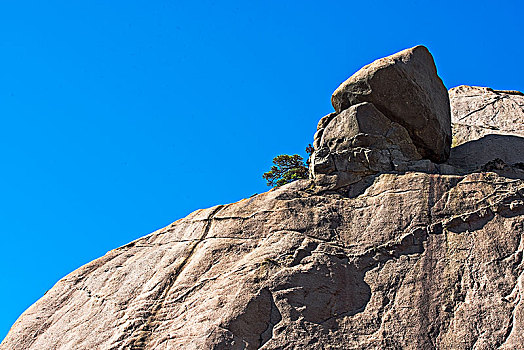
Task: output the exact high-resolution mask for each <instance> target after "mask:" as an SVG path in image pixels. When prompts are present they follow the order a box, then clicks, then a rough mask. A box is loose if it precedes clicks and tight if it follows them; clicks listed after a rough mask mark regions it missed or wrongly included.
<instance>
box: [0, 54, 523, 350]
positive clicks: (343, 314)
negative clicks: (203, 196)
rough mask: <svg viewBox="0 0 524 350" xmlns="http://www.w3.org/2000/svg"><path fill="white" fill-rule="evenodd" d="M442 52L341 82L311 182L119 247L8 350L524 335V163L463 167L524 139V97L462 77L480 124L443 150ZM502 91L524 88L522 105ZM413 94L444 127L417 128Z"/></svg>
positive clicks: (36, 315)
mask: <svg viewBox="0 0 524 350" xmlns="http://www.w3.org/2000/svg"><path fill="white" fill-rule="evenodd" d="M430 57H431V56H430V55H429V52H428V51H427V49H425V48H423V47H416V48H413V49H410V50H406V51H403V52H401V53H400V54H397V55H393V56H391V57H389V58H386V59H382V60H379V61H377V62H378V63H377V62H376V63H373V64H371V65H370V66H367V67H365V68H364V69H363V70H362V71H359V72H358V73H357V74H356V77H355V76H354V77H352V78H350V79H349V80H348V81H347V82H346V83H344V84H343V85H342V86H341V87H340V88H339V89H337V91H336V92H335V94H334V96H333V101H334V105H335V108H336V112H335V113H332V114H330V115H328V116H326V117H324V118H322V119H321V120H320V122H319V125H318V131H317V133H316V135H315V137H314V149H315V151H314V153H313V155H312V157H311V160H310V161H311V164H310V169H311V179H309V180H299V181H296V182H293V183H291V184H288V185H286V186H283V187H280V188H275V189H273V190H271V191H269V192H267V193H263V194H259V195H256V196H253V197H251V198H249V199H244V200H242V201H240V202H237V203H233V204H228V205H219V206H216V207H213V208H209V209H205V210H198V211H196V212H194V213H192V214H190V215H189V216H188V217H186V218H183V219H180V220H178V221H176V222H174V223H173V224H171V225H169V226H168V227H166V228H164V229H161V230H159V231H157V232H153V233H151V234H149V235H147V236H145V237H143V238H140V239H138V240H136V241H134V242H131V243H129V244H127V245H125V246H123V247H121V248H118V249H115V250H112V251H110V252H108V253H107V254H106V255H105V256H103V257H101V258H99V259H97V260H95V261H93V262H91V263H89V264H87V265H85V266H83V267H81V268H79V269H78V270H76V271H74V272H72V273H71V274H69V275H68V276H66V277H64V278H63V279H62V280H60V281H59V282H58V283H57V284H56V285H55V286H54V287H53V288H52V289H51V290H50V291H49V292H47V293H46V295H44V296H43V297H42V298H41V299H40V300H39V301H38V302H37V303H35V304H34V305H33V306H31V307H30V308H29V309H28V310H27V311H26V312H25V313H24V314H23V315H22V316H21V317H20V318H19V320H18V321H17V322H16V323H15V324H14V325H13V327H12V329H11V331H10V332H9V334H8V335H7V337H6V338H5V340H4V341H3V342H2V344H1V345H0V349H2V350H4V349H259V348H262V349H494V348H499V349H521V348H523V345H522V344H524V301H523V300H522V295H523V292H524V291H523V290H522V288H523V282H524V263H523V252H524V240H523V239H522V238H523V237H522V236H523V235H524V181H523V180H522V179H521V178H519V176H520V175H521V173H519V171H521V168H520V165H519V162H513V160H515V158H507V157H506V158H504V157H505V155H501V154H496V153H490V154H489V156H487V157H488V158H491V159H488V160H487V162H486V163H484V164H477V163H478V162H471V163H467V164H466V163H460V159H463V160H466V161H468V159H469V158H467V156H466V153H464V152H476V151H477V148H476V145H478V144H479V143H478V142H479V141H481V140H482V139H483V138H485V137H489V136H490V135H487V134H488V133H487V132H485V129H489V128H492V127H496V128H499V131H500V134H499V135H497V137H501V138H508V137H509V139H507V142H508V144H510V143H511V145H513V146H515V145H517V146H518V145H520V143H519V142H521V141H522V138H521V137H520V136H519V135H521V134H520V132H521V129H519V128H521V126H522V125H523V122H524V118H523V116H524V114H522V104H521V100H520V98H521V97H520V95H519V94H516V93H508V92H496V91H492V90H489V89H481V88H473V87H460V88H457V89H452V90H451V110H452V111H453V118H454V119H453V120H454V122H455V123H461V125H460V126H457V128H468V127H475V130H477V129H476V128H479V130H483V131H482V132H479V134H475V135H478V136H480V137H481V138H480V139H476V137H478V136H473V134H470V135H468V134H467V133H464V132H462V131H460V130H462V129H460V130H459V129H457V130H456V131H455V132H454V135H455V136H456V137H457V139H458V140H461V141H459V143H460V142H463V143H462V144H460V145H459V146H458V147H456V148H454V149H452V150H451V156H450V159H449V161H448V162H447V163H443V162H444V161H445V160H446V158H447V155H448V154H449V149H448V147H449V142H450V139H451V138H450V132H449V125H450V119H449V118H450V114H449V104H448V105H447V108H446V106H445V104H446V101H447V94H443V93H442V91H441V90H442V89H440V88H437V87H436V86H437V85H439V84H438V83H439V82H440V79H439V78H438V76H437V75H436V70H435V69H434V64H433V61H432V59H431V62H430V61H429V58H430ZM410 60H413V62H411V61H410ZM395 65H400V68H399V67H395ZM382 66H387V67H393V68H386V69H384V70H387V69H391V70H392V71H391V72H383V73H381V72H382V71H381V70H380V69H378V68H376V67H382ZM373 67H375V68H376V70H375V68H373ZM372 68H373V69H372ZM366 72H367V73H366ZM377 72H378V73H377ZM380 77H382V78H380ZM374 79H379V80H377V82H375V81H374ZM391 79H397V80H396V81H398V84H400V85H399V86H401V87H402V89H401V91H404V92H405V93H403V94H401V95H398V94H397V93H398V91H399V90H396V89H392V88H391V87H395V86H397V85H396V84H397V83H396V82H394V80H391ZM405 79H408V80H410V81H407V82H405V81H403V80H405ZM353 81H356V82H357V83H355V84H356V86H357V87H358V88H353V87H351V84H353V83H352V82H353ZM360 82H364V83H360ZM380 82H382V83H384V84H385V83H390V84H392V85H390V86H389V88H383V87H381V86H380V84H379V83H380ZM414 82H415V83H416V84H415V83H414ZM366 84H368V85H369V86H370V87H371V91H372V92H371V93H370V94H368V93H367V91H368V90H366V93H361V92H362V91H364V90H365V89H361V87H362V86H367V85H366ZM411 84H414V85H417V86H416V88H415V87H413V89H412V88H411V87H409V86H410V85H411ZM440 84H441V83H440ZM417 89H418V90H417ZM444 91H445V90H444ZM471 91H473V92H474V95H475V100H474V102H472V103H474V106H471V105H470V104H469V101H470V96H472V95H473V94H470V92H471ZM493 94H497V95H500V96H508V97H504V98H503V99H504V103H506V102H507V103H508V104H510V101H516V102H514V103H515V104H511V106H513V107H512V108H514V110H515V113H513V112H511V111H510V109H509V107H501V106H502V105H501V104H500V103H499V104H496V103H490V102H489V101H492V99H494V98H495V97H494V96H492V95H493ZM443 95H445V96H443ZM362 96H364V97H362ZM369 96H372V97H369ZM395 98H402V99H403V100H401V101H394V100H395ZM391 101H393V102H391ZM499 101H500V99H499ZM389 103H393V104H394V103H399V105H397V106H396V107H395V108H393V107H385V106H388V104H389ZM511 103H513V102H511ZM402 104H405V106H406V107H405V108H406V109H405V110H403V109H402V108H401V107H400V105H402ZM484 104H486V105H488V104H489V105H490V106H491V107H489V108H493V109H492V113H493V114H492V116H491V117H490V116H489V115H486V116H485V120H486V121H484V122H483V121H482V119H483V118H481V117H472V118H471V119H468V118H469V117H470V116H472V114H473V113H488V111H489V110H488V107H484V108H479V107H478V106H483V105H484ZM504 106H506V104H504ZM517 106H520V109H519V107H517ZM412 107H413V108H414V109H413V110H417V111H421V112H420V113H422V112H423V113H424V114H420V115H419V117H420V118H421V119H423V120H422V121H420V123H421V125H426V127H427V128H428V129H429V130H432V133H431V134H427V133H426V131H427V130H417V127H416V126H415V125H417V123H418V122H419V121H417V120H415V119H416V117H415V114H412V109H411V108H412ZM498 108H503V110H499V109H498ZM446 111H447V112H446ZM503 111H504V112H503ZM404 112H405V113H404ZM417 113H418V112H417ZM504 113H507V114H504ZM519 113H520V114H519ZM446 115H447V116H446ZM483 115H484V114H483ZM495 116H496V117H495ZM414 118H415V119H414ZM446 118H447V119H446ZM510 118H515V119H511V120H512V122H508V119H510ZM473 122H474V123H475V124H474V123H473ZM455 125H456V124H455ZM430 136H431V137H430ZM491 136H492V135H491ZM512 142H513V143H512ZM468 145H471V146H468ZM466 146H468V147H469V148H466ZM481 146H482V145H481ZM459 147H463V148H462V149H459ZM455 149H458V152H455V151H454V150H455ZM455 153H456V154H455ZM513 153H519V152H518V149H517V152H515V149H514V152H513ZM519 154H522V152H520V153H519ZM433 161H439V162H441V163H434V162H433ZM522 178H524V177H522Z"/></svg>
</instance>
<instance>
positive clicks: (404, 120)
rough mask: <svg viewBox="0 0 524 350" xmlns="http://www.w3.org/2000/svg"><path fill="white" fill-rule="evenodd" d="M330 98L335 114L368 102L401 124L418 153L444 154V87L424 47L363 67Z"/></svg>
mask: <svg viewBox="0 0 524 350" xmlns="http://www.w3.org/2000/svg"><path fill="white" fill-rule="evenodd" d="M331 101H332V103H333V107H334V108H335V111H336V112H337V113H340V112H342V111H343V110H344V109H347V108H349V107H350V106H352V105H355V104H358V103H361V102H371V103H373V104H374V105H375V106H376V107H377V108H378V109H379V110H380V111H381V112H382V113H383V114H384V115H385V116H386V117H388V118H389V119H391V120H392V121H394V122H397V123H399V124H400V125H402V126H403V127H405V128H406V130H407V131H408V133H409V135H410V136H411V138H412V139H413V143H414V144H415V146H416V147H417V148H418V152H419V153H420V154H421V155H422V157H423V158H427V159H430V160H432V161H434V162H437V163H441V162H444V161H445V160H446V159H448V156H449V151H450V146H451V122H450V118H451V117H450V107H449V97H448V92H447V90H446V88H445V87H444V84H443V83H442V80H441V79H440V78H439V76H438V75H437V69H436V67H435V63H434V61H433V57H432V56H431V54H430V53H429V51H428V49H427V48H425V47H424V46H416V47H413V48H411V49H407V50H404V51H401V52H399V53H396V54H394V55H392V56H388V57H385V58H382V59H379V60H377V61H375V62H373V63H371V64H369V65H367V66H365V67H363V68H362V69H360V70H359V71H358V72H356V73H355V74H353V75H352V76H351V77H350V78H349V79H348V80H346V81H345V82H344V83H342V85H340V86H339V87H338V89H337V90H336V91H335V92H334V93H333V96H332V98H331Z"/></svg>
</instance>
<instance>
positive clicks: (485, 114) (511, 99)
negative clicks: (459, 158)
mask: <svg viewBox="0 0 524 350" xmlns="http://www.w3.org/2000/svg"><path fill="white" fill-rule="evenodd" d="M449 98H450V103H451V122H452V123H453V147H456V146H459V145H461V144H463V143H465V142H467V141H472V140H478V139H480V138H482V137H483V136H486V135H513V136H520V137H524V94H523V93H522V92H519V91H507V90H506V91H503V90H493V89H491V88H487V87H479V86H467V85H461V86H457V87H454V88H452V89H450V90H449Z"/></svg>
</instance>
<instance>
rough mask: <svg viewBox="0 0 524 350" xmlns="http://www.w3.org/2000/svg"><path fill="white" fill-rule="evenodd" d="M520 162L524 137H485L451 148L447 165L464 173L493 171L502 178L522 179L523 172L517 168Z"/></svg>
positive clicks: (523, 156) (522, 156)
mask: <svg viewBox="0 0 524 350" xmlns="http://www.w3.org/2000/svg"><path fill="white" fill-rule="evenodd" d="M497 159H498V160H499V161H502V163H505V166H504V165H502V164H501V163H500V162H497V161H496V160H497ZM494 161H495V162H494ZM522 162H524V137H519V136H513V135H486V136H484V137H482V138H480V139H478V140H473V141H468V142H466V143H463V144H462V145H460V146H457V147H454V148H452V149H451V154H450V157H449V160H448V162H447V163H448V164H450V165H452V166H455V167H457V168H461V169H464V170H465V171H466V172H478V171H493V172H496V173H499V175H501V176H504V177H509V178H518V179H524V171H523V170H522V169H521V168H520V166H519V165H520V164H519V163H522ZM497 163H498V164H497ZM511 165H514V166H511Z"/></svg>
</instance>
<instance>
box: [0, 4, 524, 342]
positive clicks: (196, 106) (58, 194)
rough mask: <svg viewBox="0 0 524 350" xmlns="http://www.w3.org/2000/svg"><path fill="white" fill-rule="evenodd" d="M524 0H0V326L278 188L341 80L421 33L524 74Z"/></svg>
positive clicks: (452, 65) (496, 79)
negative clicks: (110, 256)
mask: <svg viewBox="0 0 524 350" xmlns="http://www.w3.org/2000/svg"><path fill="white" fill-rule="evenodd" d="M523 13H524V5H522V1H517V0H515V1H499V2H495V1H480V0H477V1H426V2H423V1H414V0H411V1H410V0H406V1H331V2H321V1H304V0H301V1H281V0H278V1H277V0H266V1H245V0H244V1H200V0H199V1H184V2H182V1H152V0H148V1H129V0H127V1H116V0H113V1H97V0H90V1H70V0H68V1H24V0H17V1H2V2H1V4H0V53H1V54H0V118H1V121H2V126H1V128H0V147H1V149H2V153H1V154H2V160H1V162H0V170H1V180H2V181H1V182H0V186H1V187H0V188H1V195H2V200H1V201H0V224H1V225H0V230H1V231H0V232H1V237H2V254H1V255H0V269H1V271H0V284H1V285H0V303H1V307H0V309H1V310H2V312H1V313H0V339H3V337H4V336H5V334H6V333H7V331H8V329H9V327H10V326H11V324H12V323H13V322H14V321H15V320H16V318H17V317H18V316H19V315H20V314H21V313H22V312H23V311H24V310H25V309H26V308H27V307H29V306H30V305H31V304H32V303H34V302H35V301H36V300H37V299H38V298H40V297H41V296H42V295H43V294H44V292H45V291H46V290H48V289H49V288H51V287H52V286H53V284H54V283H56V282H57V281H58V280H59V279H60V278H61V277H63V276H65V275H66V274H67V273H69V272H71V271H73V270H74V269H76V268H78V267H79V266H81V265H83V264H85V263H87V262H89V261H91V260H93V259H95V258H97V257H99V256H101V255H103V254H105V253H106V252H107V251H108V250H111V249H113V248H116V247H118V246H120V245H123V244H125V243H127V242H129V241H131V240H133V239H136V238H138V237H140V236H143V235H145V234H147V233H149V232H151V231H154V230H156V229H158V228H161V227H163V226H165V225H167V224H169V223H171V222H172V221H175V220H176V219H179V218H181V217H183V216H185V215H187V214H188V213H190V212H191V211H193V210H196V209H198V208H204V207H210V206H212V205H215V204H220V203H228V202H234V201H237V200H240V199H242V198H244V197H249V196H250V195H251V194H253V193H255V192H263V191H266V190H267V187H266V185H265V182H264V180H263V179H262V178H261V175H262V173H263V172H264V171H266V170H267V169H268V168H269V167H270V165H271V160H272V158H273V157H274V156H275V155H277V154H281V153H300V154H302V155H305V152H304V148H305V146H306V145H307V144H308V143H310V142H312V137H313V134H314V132H315V128H316V123H317V121H318V120H319V119H320V118H321V117H322V116H323V115H325V114H327V113H330V112H331V111H332V107H331V104H330V97H331V93H332V92H333V91H334V90H335V88H336V87H337V86H338V85H339V84H340V83H341V82H342V81H344V80H345V79H346V78H347V77H349V76H350V75H351V74H352V73H354V72H355V71H356V70H358V69H359V68H360V67H361V66H363V65H365V64H367V63H370V62H371V61H373V60H374V59H377V58H380V57H383V56H386V55H389V54H392V53H394V52H397V51H399V50H401V49H404V48H407V47H411V46H414V45H417V44H424V45H426V46H427V47H428V48H429V49H430V51H431V52H432V53H433V55H434V57H435V60H436V63H437V68H438V70H439V73H440V76H441V77H442V78H443V80H444V83H445V84H446V86H447V87H448V88H450V87H453V86H457V85H460V84H469V85H482V86H490V87H493V88H497V89H515V90H521V91H522V90H524V80H523V77H524V74H523V68H522V67H523V62H522V59H523V57H524V37H523V36H522V35H523V33H524V28H523V23H524V22H523V20H522V14H523Z"/></svg>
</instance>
